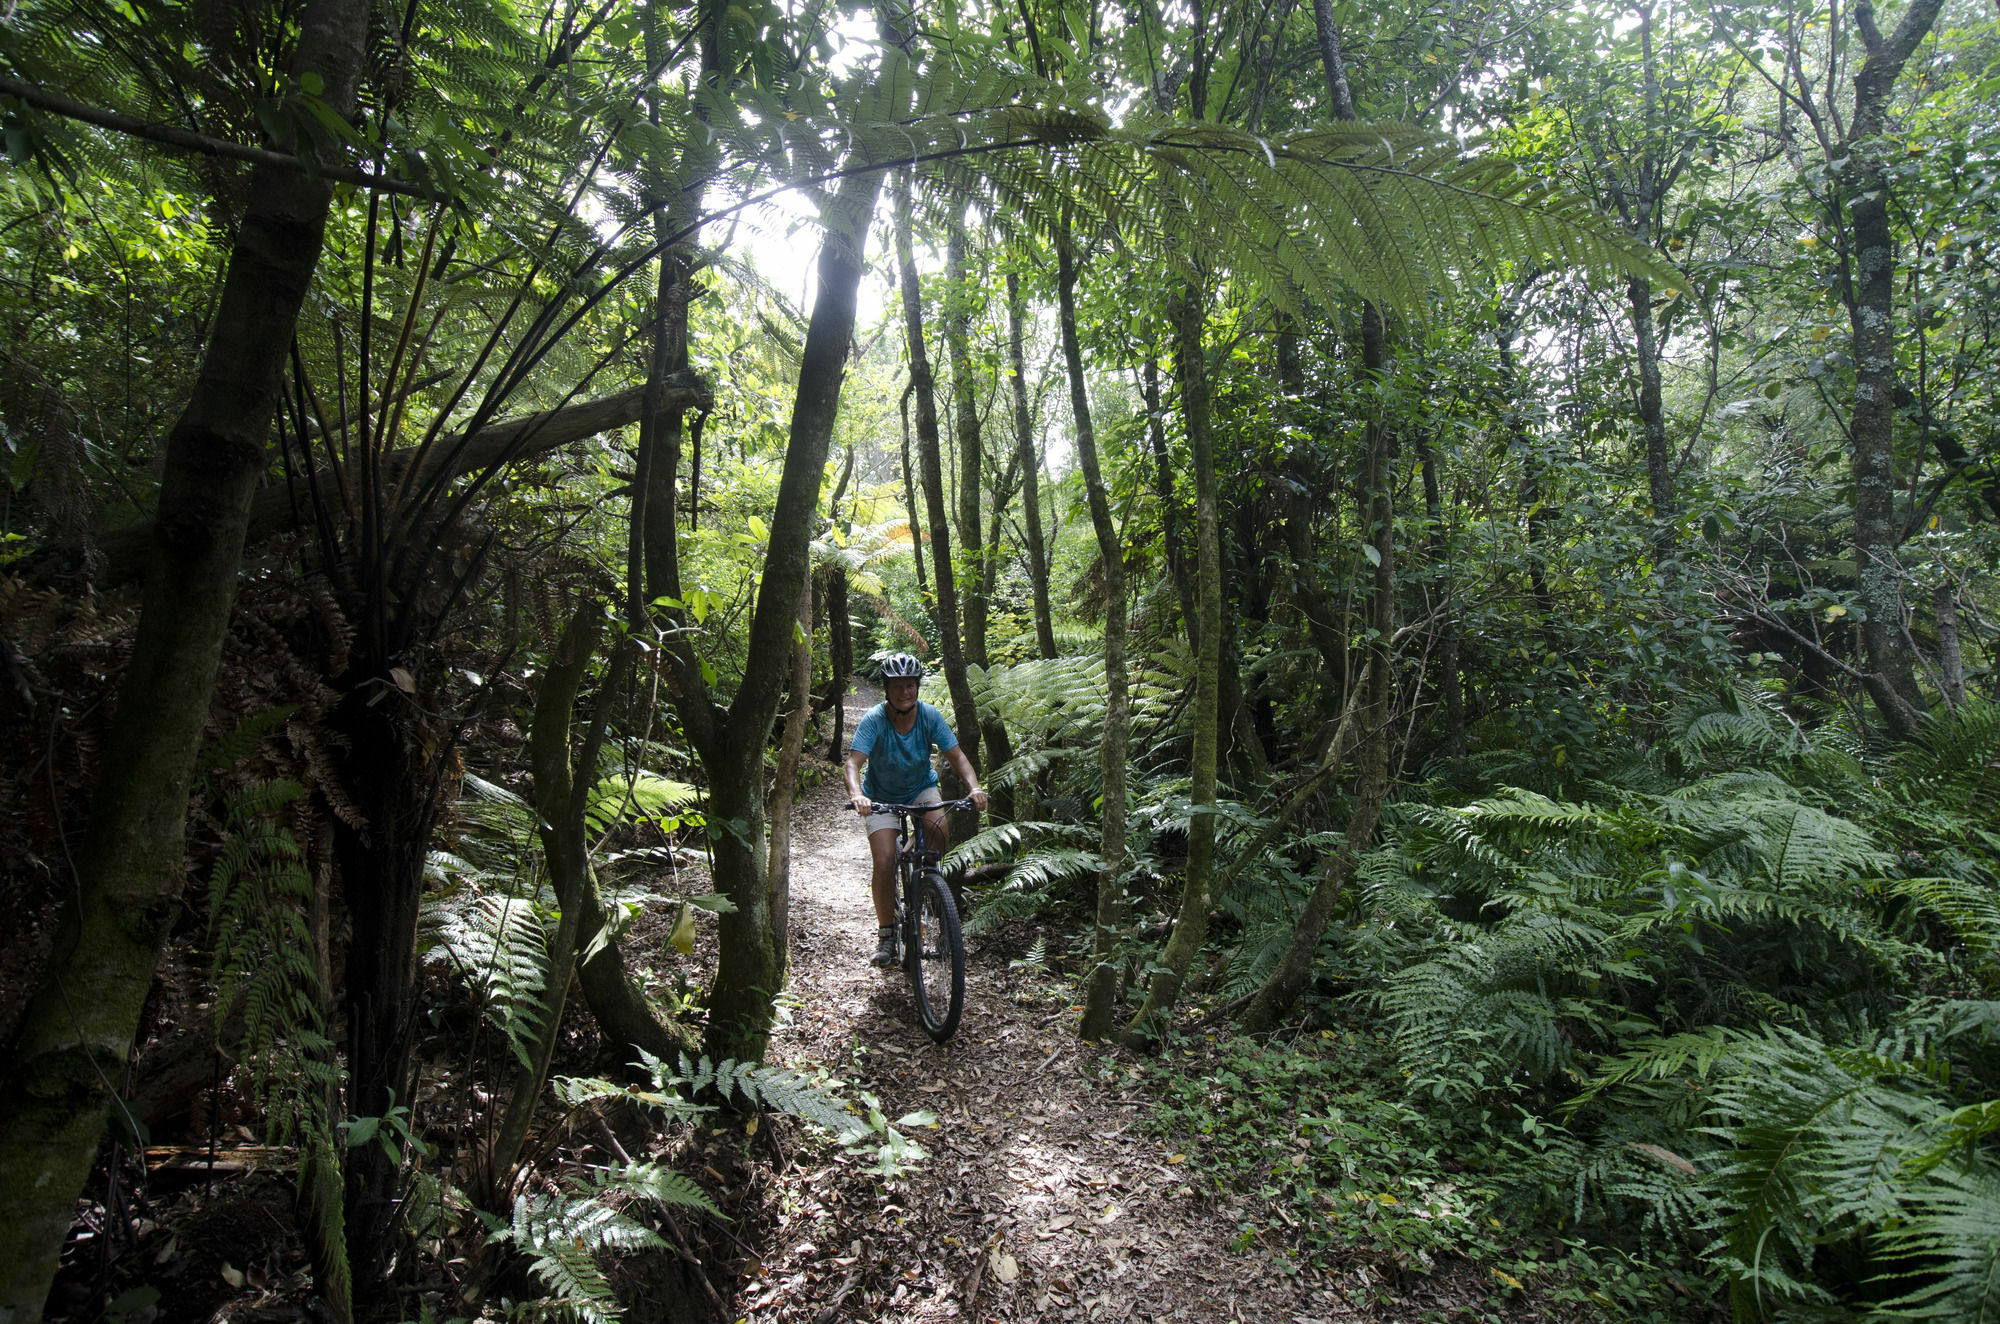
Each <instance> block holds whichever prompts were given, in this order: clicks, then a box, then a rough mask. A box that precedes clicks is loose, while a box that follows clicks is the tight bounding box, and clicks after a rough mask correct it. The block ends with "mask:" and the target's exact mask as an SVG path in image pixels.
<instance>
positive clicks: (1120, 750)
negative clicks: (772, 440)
mask: <svg viewBox="0 0 2000 1324" xmlns="http://www.w3.org/2000/svg"><path fill="white" fill-rule="evenodd" d="M1065 238H1066V237H1065ZM1056 319H1057V321H1058V323H1059V324H1060V329H1061V333H1062V353H1063V366H1064V368H1065V369H1066V370H1067V373H1068V376H1069V401H1070V411H1071V416H1072V418H1073V419H1074V420H1075V425H1076V455H1077V461H1078V463H1079V464H1081V465H1082V467H1083V483H1084V491H1085V493H1086V495H1087V496H1088V499H1089V502H1090V523H1091V527H1092V528H1094V529H1095V530H1096V531H1097V555H1098V557H1099V559H1100V560H1101V561H1102V563H1103V566H1104V684H1105V689H1106V691H1107V693H1108V702H1107V703H1106V705H1105V711H1104V736H1103V740H1102V742H1101V743H1100V744H1099V745H1098V750H1097V768H1098V777H1099V780H1100V782H1101V785H1102V790H1103V795H1104V802H1103V803H1104V809H1103V815H1102V818H1101V819H1100V831H1099V833H1098V855H1099V857H1100V858H1101V859H1102V861H1103V867H1102V869H1101V871H1100V872H1099V873H1098V876H1097V922H1096V926H1095V929H1094V931H1093V932H1092V935H1091V953H1090V960H1091V965H1090V973H1089V974H1088V975H1086V976H1085V977H1084V997H1083V1021H1082V1023H1081V1024H1080V1025H1079V1026H1078V1027H1077V1033H1078V1034H1079V1035H1081V1036H1082V1037H1083V1038H1085V1039H1092V1040H1095V1039H1102V1038H1104V1037H1105V1036H1106V1035H1108V1034H1110V1033H1111V1029H1112V1023H1113V1020H1114V1019H1115V1017H1116V1016H1117V1011H1118V1008H1117V998H1118V965H1117V947H1118V942H1119V939H1120V938H1122V937H1123V936H1124V932H1125V911H1126V906H1125V761H1126V757H1127V754H1126V746H1127V742H1128V740H1129V738H1130V735H1131V723H1132V701H1131V695H1130V692H1129V691H1130V686H1129V685H1128V684H1127V680H1126V675H1125V549H1124V547H1123V546H1122V545H1121V543H1120V541H1119V538H1118V529H1117V526H1116V525H1114V524H1113V523H1112V522H1111V498H1110V494H1109V493H1108V492H1107V491H1106V489H1105V486H1104V474H1103V472H1102V471H1101V470H1100V468H1099V466H1098V462H1097V432H1096V429H1095V428H1094V427H1093V425H1092V423H1091V417H1090V387H1089V383H1088V382H1087V381H1086V380H1085V379H1084V375H1083V347H1082V345H1081V343H1080V342H1079V341H1078V339H1077V334H1076V259H1075V257H1074V255H1073V254H1072V253H1071V252H1070V248H1069V245H1068V244H1067V243H1066V242H1063V243H1059V244H1058V246H1057V248H1056Z"/></svg>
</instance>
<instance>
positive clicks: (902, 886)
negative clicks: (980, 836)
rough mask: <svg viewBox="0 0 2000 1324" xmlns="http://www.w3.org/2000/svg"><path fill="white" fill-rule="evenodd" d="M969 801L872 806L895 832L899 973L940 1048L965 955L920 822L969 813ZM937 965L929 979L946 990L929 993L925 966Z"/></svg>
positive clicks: (953, 1015) (936, 855)
mask: <svg viewBox="0 0 2000 1324" xmlns="http://www.w3.org/2000/svg"><path fill="white" fill-rule="evenodd" d="M972 807H973V805H972V801H971V800H969V799H966V800H948V801H945V802H943V803H941V804H931V805H921V804H887V803H875V804H874V805H872V808H873V810H874V812H876V813H883V814H887V813H892V814H895V815H896V817H897V820H898V824H897V830H896V882H897V887H896V936H897V940H898V941H899V942H900V944H901V945H902V949H903V951H902V967H903V972H904V973H905V974H906V975H908V976H909V979H910V985H911V990H912V992H913V993H914V994H915V996H916V999H917V1011H918V1016H919V1018H920V1019H921V1020H922V1021H923V1024H924V1030H925V1031H926V1032H927V1033H928V1034H929V1035H930V1036H931V1037H932V1038H933V1039H935V1040H937V1041H938V1042H940V1043H942V1042H943V1041H944V1040H945V1039H948V1038H950V1037H951V1034H952V1032H953V1031H954V1030H955V1029H956V1028H957V1026H958V1015H959V1008H960V1006H961V1005H962V1002H963V998H964V991H965V949H964V946H963V944H962V943H961V941H960V938H959V927H958V910H957V907H956V905H955V904H954V900H953V897H952V895H951V892H950V890H949V888H948V886H947V885H946V883H945V881H944V875H943V874H942V873H941V872H940V871H939V869H938V863H939V860H940V858H941V856H942V852H940V851H935V850H930V849H927V847H926V845H925V841H924V819H925V818H927V817H928V816H930V815H931V814H934V813H941V812H946V811H950V810H955V809H969V808H972ZM926 889H928V890H929V893H930V905H929V907H928V909H926V906H925V897H926ZM926 914H929V915H930V916H932V918H934V919H935V920H936V924H935V926H934V928H935V932H934V934H933V935H932V936H933V937H934V940H935V945H934V947H926V946H925V945H924V944H925V936H926V935H925V933H924V924H925V919H924V916H925V915H926ZM926 961H932V962H942V963H944V964H943V966H942V967H940V966H936V965H934V966H932V967H931V969H930V978H931V979H933V980H935V979H937V978H939V977H940V976H946V977H948V981H949V982H948V984H946V985H944V986H940V987H936V988H932V989H927V988H926V973H925V969H926V968H925V962H926ZM938 993H943V994H945V1002H944V1003H943V1004H942V1006H941V1007H940V1006H939V1005H937V1004H936V1003H935V995H936V994H938Z"/></svg>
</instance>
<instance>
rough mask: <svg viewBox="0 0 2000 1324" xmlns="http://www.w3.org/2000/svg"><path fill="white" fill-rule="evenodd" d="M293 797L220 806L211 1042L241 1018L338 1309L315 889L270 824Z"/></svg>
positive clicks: (293, 848) (263, 1104)
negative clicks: (291, 1149) (223, 833)
mask: <svg viewBox="0 0 2000 1324" xmlns="http://www.w3.org/2000/svg"><path fill="white" fill-rule="evenodd" d="M275 725H276V723H274V722H273V723H265V724H263V725H262V726H260V727H258V728H257V729H258V730H259V731H260V733H261V732H263V731H268V730H270V729H272V728H273V727H274V726H275ZM242 729H243V728H239V732H240V731H241V730H242ZM227 747H228V746H227V745H226V744H225V746H219V747H218V748H227ZM249 748H250V746H249V745H243V746H242V747H241V748H240V749H238V751H237V752H236V753H234V754H230V755H229V756H228V758H227V760H226V763H224V762H223V761H221V759H220V756H218V762H217V765H216V766H218V767H220V766H226V765H227V764H232V763H234V762H235V761H236V759H237V758H239V757H241V755H242V753H244V752H247V750H248V749H249ZM304 794H305V788H304V787H303V786H301V785H300V784H299V783H297V782H292V781H271V782H260V783H253V784H251V785H248V786H244V787H241V788H238V789H237V790H235V791H232V792H231V793H230V794H228V795H227V796H226V797H225V799H224V805H225V808H224V820H225V822H226V824H227V826H228V829H229V836H228V838H227V839H226V840H225V841H224V843H223V848H222V850H221V851H220V852H219V853H218V855H217V856H216V860H215V864H214V867H213V868H212V870H211V872H210V875H209V932H210V935H211V937H212V938H213V941H214V956H213V961H212V967H211V976H210V977H211V978H212V979H213V981H214V983H215V988H216V997H215V1017H216V1027H217V1032H218V1034H220V1032H221V1029H222V1027H223V1026H224V1025H225V1024H226V1023H227V1022H228V1021H229V1019H230V1017H231V1016H232V1014H234V1013H235V1012H236V1011H238V1010H240V1011H241V1012H242V1016H243V1039H242V1054H243V1059H244V1061H245V1063H246V1064H247V1065H248V1067H249V1068H250V1079H251V1090H252V1092H253V1094H254V1095H255V1096H256V1098H257V1101H258V1103H259V1105H260V1108H261V1111H262V1112H263V1115H264V1116H265V1118H266V1119H267V1125H268V1132H267V1135H266V1140H267V1142H268V1143H269V1144H271V1145H274V1146H282V1145H292V1146H295V1147H296V1148H297V1151H298V1184H299V1198H300V1201H301V1203H302V1204H304V1205H305V1206H307V1208H308V1209H309V1210H310V1215H311V1216H310V1218H309V1219H308V1220H307V1222H308V1226H309V1227H310V1229H311V1232H310V1235H313V1236H316V1237H319V1238H321V1239H322V1244H321V1245H320V1247H319V1251H318V1254H317V1255H316V1256H315V1260H316V1262H317V1263H319V1264H321V1265H324V1266H326V1268H327V1271H328V1273H329V1275H330V1276H331V1278H332V1279H333V1281H329V1282H325V1283H323V1284H321V1290H322V1291H324V1292H326V1293H327V1295H328V1297H329V1299H331V1300H334V1301H345V1300H346V1298H347V1297H348V1296H349V1295H350V1294H351V1292H352V1284H351V1282H350V1280H349V1279H348V1277H347V1248H346V1235H345V1218H344V1214H343V1209H344V1202H345V1195H344V1191H343V1183H344V1180H345V1179H344V1174H343V1171H342V1165H341V1161H340V1154H341V1147H340V1146H339V1145H338V1144H336V1143H335V1139H334V1124H333V1123H334V1119H333V1117H332V1115H331V1111H330V1108H331V1101H332V1099H333V1098H334V1096H335V1092H336V1090H337V1089H338V1087H339V1085H340V1081H341V1072H340V1070H339V1067H338V1065H337V1057H336V1054H335V1051H334V1046H333V1042H332V1040H331V1039H330V1038H329V1037H328V1034H327V1027H326V1013H325V1007H326V1004H327V1000H328V998H329V996H330V990H328V989H327V988H325V987H324V986H323V984H322V983H321V980H320V976H319V960H318V956H317V953H316V951H315V940H314V935H313V933H312V931H311V926H310V923H309V921H308V918H307V917H308V915H309V914H310V913H311V911H312V910H313V908H314V883H313V879H312V876H311V874H310V873H309V872H308V871H307V867H306V858H305V852H304V850H303V849H302V848H301V847H300V845H299V843H298V840H297V838H296V837H295V836H294V835H293V834H292V832H291V830H290V829H289V828H286V827H282V826H280V825H279V824H278V823H277V822H276V821H275V820H276V819H277V817H278V816H279V815H280V814H282V813H284V812H285V811H286V810H287V809H288V808H289V807H290V806H292V805H294V804H295V803H297V802H298V801H300V800H301V799H302V797H303V796H304Z"/></svg>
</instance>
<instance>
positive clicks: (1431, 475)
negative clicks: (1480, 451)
mask: <svg viewBox="0 0 2000 1324" xmlns="http://www.w3.org/2000/svg"><path fill="white" fill-rule="evenodd" d="M1417 463H1418V465H1419V466H1420V467H1421V468H1422V470H1423V480H1424V521H1425V528H1424V548H1425V552H1426V554H1427V555H1428V556H1429V558H1430V563H1431V566H1432V569H1433V573H1434V575H1435V576H1436V583H1437V586H1438V596H1439V597H1440V598H1441V599H1442V601H1440V602H1439V604H1438V612H1439V614H1440V619H1441V621H1442V624H1441V625H1440V627H1439V629H1440V633H1441V634H1442V636H1443V637H1442V638H1441V639H1440V640H1439V643H1438V681H1439V688H1440V689H1441V690H1442V691H1443V693H1444V729H1445V736H1444V748H1445V753H1447V754H1449V755H1451V756H1452V757H1453V758H1460V757H1463V756H1464V754H1465V685H1464V682H1463V681H1462V679H1461V678H1460V676H1459V673H1458V610H1457V608H1456V607H1455V606H1454V605H1453V598H1454V595H1455V588H1454V583H1453V578H1452V573H1451V566H1450V565H1449V564H1448V557H1449V555H1450V552H1449V549H1448V547H1447V545H1446V541H1445V528H1444V500H1443V493H1442V492H1441V491H1440V490H1439V484H1438V472H1437V471H1438V464H1437V454H1436V452H1435V451H1434V450H1433V449H1432V447H1431V441H1430V436H1429V434H1428V433H1426V432H1424V431H1422V430H1419V431H1418V433H1417Z"/></svg>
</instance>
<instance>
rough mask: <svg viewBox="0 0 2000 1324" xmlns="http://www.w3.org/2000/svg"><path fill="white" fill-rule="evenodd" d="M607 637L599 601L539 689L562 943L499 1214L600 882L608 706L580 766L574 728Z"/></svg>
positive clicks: (546, 856)
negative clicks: (590, 827) (597, 844)
mask: <svg viewBox="0 0 2000 1324" xmlns="http://www.w3.org/2000/svg"><path fill="white" fill-rule="evenodd" d="M603 633H604V611H603V608H602V607H601V606H600V604H598V603H597V602H595V601H590V600H586V601H584V602H583V603H582V604H581V605H579V606H578V607H577V609H576V612H575V613H574V614H573V615H572V616H571V617H570V621H569V624H568V625H567V626H566V627H565V628H564V630H563V633H562V638H561V639H560V640H558V641H557V643H556V649H555V653H554V654H553V655H552V656H551V657H550V658H549V661H548V665H547V666H546V667H545V668H544V669H543V672H542V678H541V683H540V684H539V685H537V686H536V689H535V715H534V722H533V725H532V726H531V727H530V729H529V735H528V763H529V767H530V769H531V770H532V771H533V773H534V778H535V817H536V818H537V819H538V820H539V824H538V829H537V830H538V831H539V832H540V834H541V839H542V859H543V861H544V863H545V865H546V867H547V869H548V876H549V883H550V886H551V887H552V888H553V889H554V891H555V895H556V909H557V913H558V915H559V916H560V918H559V919H558V920H557V922H556V932H555V936H554V937H553V938H552V939H550V941H549V944H548V983H547V984H546V985H545V986H544V987H543V989H542V1003H543V1010H542V1013H541V1014H542V1023H541V1025H540V1026H539V1028H538V1029H537V1030H536V1032H535V1035H534V1038H533V1039H532V1040H531V1041H530V1042H529V1044H528V1046H527V1053H526V1058H527V1060H526V1061H525V1062H523V1063H517V1064H516V1068H517V1069H516V1070H515V1072H514V1079H513V1081H512V1083H511V1085H510V1087H509V1090H508V1095H507V1100H506V1103H505V1106H504V1108H503V1110H502V1112H501V1118H500V1132H499V1134H498V1135H497V1136H496V1137H495V1138H494V1141H493V1148H492V1150H491V1151H490V1152H489V1153H488V1155H487V1165H486V1197H485V1198H486V1207H487V1208H488V1209H491V1210H493V1211H495V1212H501V1211H504V1210H506V1209H507V1208H508V1206H509V1203H510V1197H511V1196H512V1193H513V1192H512V1186H513V1174H514V1165H515V1163H516V1162H517V1161H518V1160H519V1159H520V1157H521V1146H522V1145H523V1143H525V1142H526V1140H527V1138H528V1128H529V1125H530V1124H531V1123H532V1122H533V1121H534V1115H535V1109H536V1107H537V1106H539V1105H540V1103H541V1098H542V1090H543V1088H544V1087H546V1086H547V1084H548V1080H549V1063H550V1062H551V1061H552V1060H553V1059H554V1057H555V1050H556V1042H557V1040H558V1039H560V1038H561V1035H562V1017H563V1005H564V1003H565V1002H566V1001H567V1000H568V997H569V985H570V978H571V976H572V975H573V974H574V973H575V968H576V953H577V941H578V938H579V936H580V935H581V933H582V931H583V930H582V922H583V918H584V913H583V912H584V907H583V894H584V891H585V890H586V888H587V886H588V884H589V878H590V838H589V833H588V832H587V830H586V828H585V823H584V810H585V809H586V807H587V806H588V805H589V802H590V792H591V787H592V785H593V784H594V783H595V781H596V779H597V756H598V750H599V749H600V748H601V747H602V746H603V743H604V728H605V720H604V719H605V711H606V709H607V707H608V705H606V704H605V703H603V702H601V701H600V702H599V703H598V704H597V712H596V714H595V715H594V716H593V718H592V720H591V723H590V728H589V731H588V733H587V734H586V735H585V736H584V738H583V743H582V745H581V747H580V748H579V749H578V751H577V752H576V754H575V756H574V758H572V754H571V748H570V726H571V723H572V721H573V720H574V717H575V713H576V696H577V691H578V690H580V689H581V688H582V687H583V681H584V677H585V676H586V675H588V674H589V671H590V662H591V656H592V654H594V653H595V652H596V651H597V641H598V639H599V638H600V637H601V636H602V635H603ZM629 651H630V649H629V645H624V646H621V647H620V649H619V650H618V652H619V658H620V664H619V665H614V666H613V668H612V671H613V672H614V673H615V672H617V671H620V670H622V669H623V666H622V662H623V659H624V658H625V657H627V656H629ZM615 691H616V677H615V674H614V676H613V677H612V678H611V679H610V680H608V681H607V683H606V685H605V687H604V695H606V696H608V695H609V694H611V693H614V692H615Z"/></svg>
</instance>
